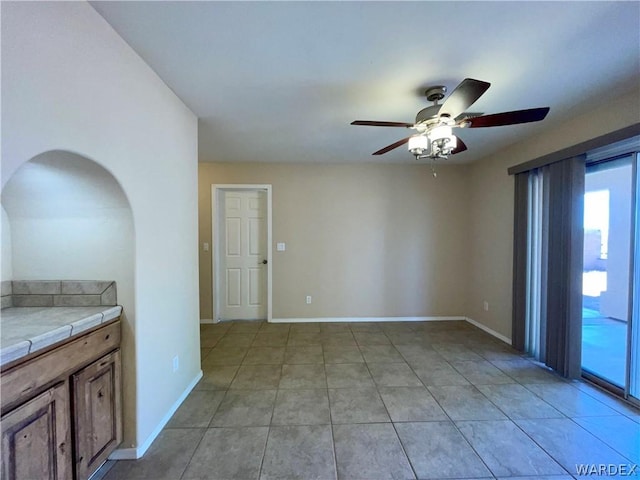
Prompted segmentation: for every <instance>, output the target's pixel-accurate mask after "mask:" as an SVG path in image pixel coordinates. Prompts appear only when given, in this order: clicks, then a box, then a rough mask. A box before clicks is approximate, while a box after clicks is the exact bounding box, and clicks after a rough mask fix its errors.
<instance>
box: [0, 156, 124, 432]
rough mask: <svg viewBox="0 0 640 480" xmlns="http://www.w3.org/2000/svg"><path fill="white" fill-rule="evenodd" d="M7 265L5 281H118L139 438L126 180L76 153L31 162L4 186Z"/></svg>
mask: <svg viewBox="0 0 640 480" xmlns="http://www.w3.org/2000/svg"><path fill="white" fill-rule="evenodd" d="M2 263H3V265H2V280H114V281H115V282H116V288H117V295H118V303H119V304H120V305H122V306H123V309H124V310H123V318H122V353H123V395H124V398H123V400H124V427H125V428H124V429H125V432H124V433H125V441H126V439H127V438H130V439H132V438H135V399H136V395H135V391H136V381H135V359H136V356H135V342H134V330H135V329H134V326H135V291H134V287H135V283H134V282H135V267H134V266H135V229H134V221H133V214H132V209H131V206H130V203H129V200H128V197H127V195H126V193H125V191H124V190H123V188H122V187H121V185H120V183H119V182H118V180H117V179H116V178H115V177H114V176H113V175H112V174H111V172H109V171H108V170H107V169H106V168H104V167H103V166H102V165H100V164H99V163H98V162H96V161H94V160H92V159H90V158H88V157H86V156H84V155H80V154H77V153H73V152H70V151H64V150H51V151H47V152H44V153H41V154H39V155H36V156H35V157H33V158H32V159H30V160H29V161H27V162H25V163H23V164H22V165H21V166H20V167H19V168H18V169H17V170H16V171H15V172H14V174H13V175H12V176H11V177H10V178H9V179H8V180H7V182H6V183H5V186H4V188H3V189H2ZM7 264H8V265H7Z"/></svg>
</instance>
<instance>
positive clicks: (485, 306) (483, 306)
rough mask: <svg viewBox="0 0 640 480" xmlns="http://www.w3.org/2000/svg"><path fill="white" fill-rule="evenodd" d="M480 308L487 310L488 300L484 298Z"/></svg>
mask: <svg viewBox="0 0 640 480" xmlns="http://www.w3.org/2000/svg"><path fill="white" fill-rule="evenodd" d="M482 308H483V309H484V311H485V312H488V311H489V302H487V301H486V300H485V301H484V302H482Z"/></svg>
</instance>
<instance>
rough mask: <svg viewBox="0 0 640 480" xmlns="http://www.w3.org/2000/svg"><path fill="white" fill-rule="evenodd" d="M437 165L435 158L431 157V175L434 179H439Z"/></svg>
mask: <svg viewBox="0 0 640 480" xmlns="http://www.w3.org/2000/svg"><path fill="white" fill-rule="evenodd" d="M435 163H436V160H435V158H433V157H431V174H432V175H433V178H438V173H437V172H436V167H435Z"/></svg>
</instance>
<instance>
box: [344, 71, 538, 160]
mask: <svg viewBox="0 0 640 480" xmlns="http://www.w3.org/2000/svg"><path fill="white" fill-rule="evenodd" d="M490 86H491V84H490V83H488V82H483V81H481V80H474V79H473V78H465V79H464V80H463V81H462V82H460V84H459V85H458V86H457V87H456V88H455V89H454V90H453V92H451V94H450V95H449V96H448V97H447V99H446V100H445V101H444V102H443V103H442V104H439V103H438V102H439V101H440V100H442V99H443V98H444V96H445V93H446V92H447V87H445V86H444V85H438V86H434V87H430V88H428V89H427V90H426V92H425V95H426V96H427V100H429V101H430V102H433V105H431V106H429V107H427V108H424V109H422V110H420V111H419V112H418V114H417V115H416V121H415V123H404V122H378V121H370V120H356V121H354V122H351V125H365V126H374V127H404V128H410V129H412V130H416V132H417V133H415V134H413V135H411V136H409V137H406V138H403V139H402V140H398V141H397V142H395V143H392V144H391V145H387V146H386V147H384V148H381V149H380V150H378V151H376V152H373V155H382V154H384V153H387V152H389V151H391V150H393V149H395V148H398V147H399V146H401V145H404V144H405V143H408V144H409V151H410V152H411V153H412V154H413V155H414V156H415V157H416V159H420V158H430V159H432V160H435V159H439V158H447V156H449V155H455V154H456V153H460V152H464V151H465V150H466V149H467V146H466V145H465V143H464V142H463V141H462V139H461V138H459V137H457V136H455V135H454V134H453V128H456V127H460V128H481V127H500V126H504V125H516V124H519V123H529V122H538V121H540V120H543V119H544V118H545V117H546V116H547V113H549V107H543V108H530V109H527V110H515V111H513V112H503V113H494V114H492V115H484V114H482V113H471V112H467V113H465V110H466V109H467V108H469V107H470V106H471V105H473V104H474V103H475V102H476V100H478V99H479V98H480V97H481V96H482V94H484V92H486V91H487V89H488V88H489V87H490Z"/></svg>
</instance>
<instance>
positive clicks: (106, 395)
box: [0, 319, 122, 480]
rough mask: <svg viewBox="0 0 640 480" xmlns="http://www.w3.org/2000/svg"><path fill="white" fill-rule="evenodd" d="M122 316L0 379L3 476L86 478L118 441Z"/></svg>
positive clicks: (10, 368) (9, 479) (16, 479)
mask: <svg viewBox="0 0 640 480" xmlns="http://www.w3.org/2000/svg"><path fill="white" fill-rule="evenodd" d="M119 347H120V321H119V319H117V320H116V321H113V322H110V323H108V324H104V325H101V326H100V327H97V328H95V329H93V330H91V331H89V332H87V333H86V334H84V335H81V336H78V337H72V338H71V339H69V340H67V341H66V342H64V343H61V344H58V345H55V346H52V347H51V348H49V349H47V350H45V351H43V352H42V353H40V354H34V355H29V356H27V357H25V358H23V359H19V360H16V361H15V362H12V363H11V364H9V365H6V366H4V367H3V369H2V375H1V376H0V396H1V398H2V403H1V411H2V417H1V431H2V455H1V462H0V463H1V470H0V477H1V478H2V479H3V480H86V479H88V478H89V477H90V476H91V475H92V474H93V473H94V472H95V470H96V469H97V468H98V467H99V466H100V465H101V464H102V462H104V461H105V460H106V459H107V457H108V456H109V454H110V453H111V452H113V450H115V448H116V447H117V446H118V444H119V443H120V442H121V441H122V413H121V411H122V406H121V381H120V371H121V362H120V349H119Z"/></svg>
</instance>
